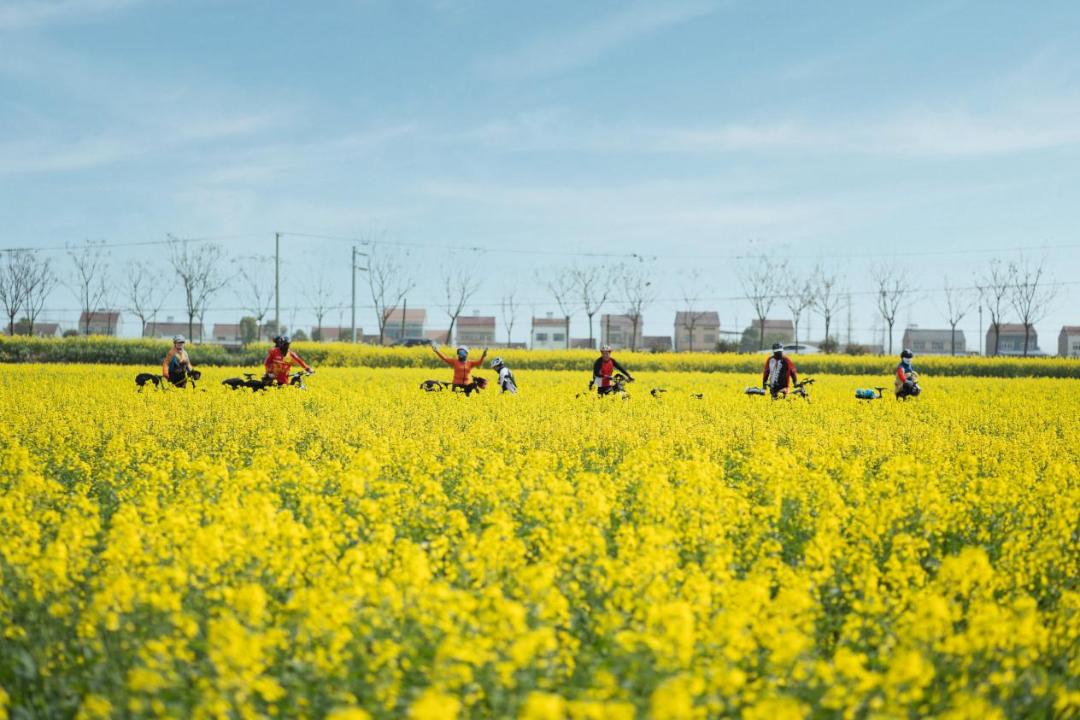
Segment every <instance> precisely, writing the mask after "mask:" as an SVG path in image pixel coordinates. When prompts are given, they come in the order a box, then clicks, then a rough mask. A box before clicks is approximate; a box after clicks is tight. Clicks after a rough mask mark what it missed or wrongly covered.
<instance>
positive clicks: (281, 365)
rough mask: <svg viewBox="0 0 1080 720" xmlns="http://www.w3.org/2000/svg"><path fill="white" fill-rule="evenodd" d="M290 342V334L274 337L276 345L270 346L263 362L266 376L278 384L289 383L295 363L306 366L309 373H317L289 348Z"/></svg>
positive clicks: (305, 368)
mask: <svg viewBox="0 0 1080 720" xmlns="http://www.w3.org/2000/svg"><path fill="white" fill-rule="evenodd" d="M290 342H291V340H290V338H289V336H288V335H279V336H278V337H276V338H274V347H272V348H270V352H268V353H267V354H266V360H265V361H264V362H263V367H264V368H265V369H266V377H268V378H271V379H273V380H274V382H276V383H277V384H278V385H288V384H289V372H290V371H291V370H292V366H293V364H296V365H299V366H300V367H302V368H304V370H306V371H307V374H308V375H314V374H315V371H314V370H312V369H311V367H309V366H308V364H307V363H306V362H304V360H303V359H302V358H301V357H300V356H299V355H297V354H296V353H295V352H293V351H292V350H290V349H289V344H290Z"/></svg>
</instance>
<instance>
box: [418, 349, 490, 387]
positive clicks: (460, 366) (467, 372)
mask: <svg viewBox="0 0 1080 720" xmlns="http://www.w3.org/2000/svg"><path fill="white" fill-rule="evenodd" d="M431 349H432V350H434V351H435V354H436V355H438V356H439V359H440V360H442V361H443V362H444V363H446V364H447V365H449V366H450V367H452V368H453V369H454V380H453V383H452V385H453V388H454V390H461V391H463V392H464V393H465V395H469V394H470V393H472V391H473V390H476V389H478V388H479V386H480V385H479V383H478V382H476V381H474V380H473V379H472V371H473V368H478V367H480V366H481V365H483V364H484V358H486V357H487V352H488V351H487V348H484V352H483V353H482V354H481V355H480V359H479V360H470V359H469V348H468V347H466V346H465V345H460V346H459V347H458V349H457V353H456V356H455V357H452V358H448V357H446V356H445V355H443V354H442V353H441V352H439V348H438V346H437V345H435V342H434V341H432V343H431Z"/></svg>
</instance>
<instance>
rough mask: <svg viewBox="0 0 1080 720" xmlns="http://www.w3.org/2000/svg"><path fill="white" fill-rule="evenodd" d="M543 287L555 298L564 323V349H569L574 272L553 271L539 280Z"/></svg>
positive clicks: (569, 270)
mask: <svg viewBox="0 0 1080 720" xmlns="http://www.w3.org/2000/svg"><path fill="white" fill-rule="evenodd" d="M540 279H541V281H542V282H543V283H544V286H545V287H546V288H547V289H548V292H550V293H551V296H552V297H554V298H555V304H556V305H558V306H559V312H561V313H562V316H563V320H564V321H565V322H566V337H565V341H566V347H567V348H569V347H570V314H571V312H572V311H573V308H574V305H573V297H574V295H575V293H574V271H573V270H571V269H565V270H554V271H551V272H550V274H549V276H548V277H547V278H546V279H544V278H542V277H541V278H540Z"/></svg>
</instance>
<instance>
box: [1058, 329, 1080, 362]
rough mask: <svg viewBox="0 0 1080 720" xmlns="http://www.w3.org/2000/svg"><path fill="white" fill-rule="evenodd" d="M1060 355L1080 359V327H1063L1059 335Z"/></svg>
mask: <svg viewBox="0 0 1080 720" xmlns="http://www.w3.org/2000/svg"><path fill="white" fill-rule="evenodd" d="M1058 355H1060V356H1061V357H1080V325H1063V326H1062V328H1061V332H1060V333H1058Z"/></svg>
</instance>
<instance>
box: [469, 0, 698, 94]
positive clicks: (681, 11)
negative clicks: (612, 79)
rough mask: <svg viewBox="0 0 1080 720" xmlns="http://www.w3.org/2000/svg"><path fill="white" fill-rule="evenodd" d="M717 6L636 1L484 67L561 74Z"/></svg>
mask: <svg viewBox="0 0 1080 720" xmlns="http://www.w3.org/2000/svg"><path fill="white" fill-rule="evenodd" d="M718 8H719V4H718V3H717V2H715V1H713V0H671V1H669V2H662V3H660V2H636V3H634V4H632V5H630V6H628V7H625V8H623V9H621V10H619V11H617V12H615V13H612V14H610V15H607V16H606V17H603V18H600V19H599V20H596V21H594V22H591V23H587V24H586V25H584V26H582V27H579V28H574V29H572V30H567V31H565V32H562V33H558V34H552V35H547V36H544V37H541V38H539V39H538V40H536V41H534V42H532V43H530V44H528V45H525V46H524V47H521V48H519V49H517V50H515V51H512V52H510V53H508V54H505V55H501V56H497V57H494V58H490V59H488V60H487V61H485V62H484V63H483V64H482V66H481V68H482V70H483V71H484V72H485V73H487V74H488V75H490V76H492V77H497V78H503V79H520V78H534V77H545V76H550V75H557V74H559V73H562V72H566V71H568V70H573V69H574V68H578V67H582V66H585V65H589V64H591V63H593V62H596V61H597V60H599V59H600V58H601V57H603V56H604V55H606V54H608V53H610V52H612V51H614V50H616V49H618V48H620V47H622V46H624V45H627V44H629V43H631V42H633V41H634V40H636V39H638V38H640V37H643V36H646V35H649V34H651V33H654V32H657V31H660V30H663V29H664V28H668V27H672V26H675V25H681V24H683V23H686V22H689V21H690V20H694V19H696V18H699V17H703V16H705V15H709V14H712V13H713V12H715V11H716V10H717V9H718Z"/></svg>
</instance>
